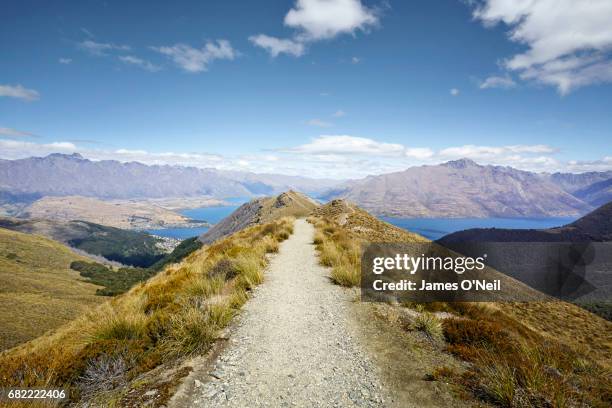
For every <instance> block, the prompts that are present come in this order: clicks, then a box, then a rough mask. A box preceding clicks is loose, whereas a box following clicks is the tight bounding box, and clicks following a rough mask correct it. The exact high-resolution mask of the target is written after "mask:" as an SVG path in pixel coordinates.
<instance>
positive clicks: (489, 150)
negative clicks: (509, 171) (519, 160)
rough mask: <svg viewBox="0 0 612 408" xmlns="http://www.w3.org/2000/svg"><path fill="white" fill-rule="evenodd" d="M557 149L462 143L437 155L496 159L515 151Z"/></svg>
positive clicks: (535, 151)
mask: <svg viewBox="0 0 612 408" xmlns="http://www.w3.org/2000/svg"><path fill="white" fill-rule="evenodd" d="M556 151H557V150H556V149H555V148H553V147H551V146H547V145H511V146H476V145H464V146H455V147H448V148H446V149H442V150H440V152H438V155H439V156H440V157H441V158H445V159H459V158H468V159H474V160H481V159H496V158H500V157H505V156H510V155H515V154H517V153H523V154H524V153H527V154H542V153H545V154H551V153H555V152H556Z"/></svg>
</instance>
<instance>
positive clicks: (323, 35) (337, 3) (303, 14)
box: [284, 0, 378, 41]
mask: <svg viewBox="0 0 612 408" xmlns="http://www.w3.org/2000/svg"><path fill="white" fill-rule="evenodd" d="M284 22H285V25H287V26H289V27H293V28H296V29H298V30H300V31H301V32H300V34H299V37H301V38H303V39H305V40H310V41H311V40H322V39H329V38H333V37H335V36H337V35H339V34H353V33H355V32H356V31H357V30H366V29H367V28H368V27H370V26H373V25H375V24H377V23H378V16H377V15H376V13H375V12H374V10H372V9H369V8H367V7H365V6H364V5H363V4H362V3H361V0H297V2H296V4H295V6H294V8H292V9H291V10H289V12H288V13H287V15H286V16H285V21H284Z"/></svg>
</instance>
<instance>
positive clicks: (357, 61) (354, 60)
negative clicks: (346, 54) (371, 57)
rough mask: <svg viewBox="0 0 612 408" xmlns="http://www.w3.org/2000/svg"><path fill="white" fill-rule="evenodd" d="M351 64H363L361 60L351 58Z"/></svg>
mask: <svg viewBox="0 0 612 408" xmlns="http://www.w3.org/2000/svg"><path fill="white" fill-rule="evenodd" d="M351 62H352V63H353V64H359V63H360V62H361V58H358V57H353V58H351Z"/></svg>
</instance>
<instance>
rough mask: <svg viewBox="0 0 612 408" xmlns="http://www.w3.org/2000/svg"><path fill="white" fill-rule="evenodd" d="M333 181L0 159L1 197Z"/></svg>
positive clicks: (226, 190)
mask: <svg viewBox="0 0 612 408" xmlns="http://www.w3.org/2000/svg"><path fill="white" fill-rule="evenodd" d="M337 183H338V182H337V181H334V180H325V179H317V180H315V179H308V178H304V177H294V176H283V175H270V174H255V173H249V172H240V171H224V170H217V169H200V168H195V167H184V166H168V165H163V166H159V165H153V166H149V165H145V164H142V163H138V162H129V163H121V162H118V161H114V160H103V161H92V160H88V159H85V158H83V157H82V156H81V155H80V154H78V153H75V154H71V155H66V154H59V153H54V154H50V155H48V156H46V157H29V158H26V159H19V160H0V192H2V194H3V196H9V195H10V196H12V197H13V199H15V198H18V197H27V198H32V197H37V196H38V197H41V196H67V195H78V196H86V197H96V198H103V199H125V198H165V197H185V196H210V197H217V198H228V197H252V196H256V195H264V194H273V193H276V194H278V193H281V192H282V191H286V190H289V189H296V190H300V191H304V192H306V193H309V194H313V195H318V194H320V193H321V192H323V191H325V190H327V189H329V188H330V187H332V186H335V185H336V184H337Z"/></svg>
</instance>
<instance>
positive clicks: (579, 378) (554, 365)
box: [443, 304, 612, 407]
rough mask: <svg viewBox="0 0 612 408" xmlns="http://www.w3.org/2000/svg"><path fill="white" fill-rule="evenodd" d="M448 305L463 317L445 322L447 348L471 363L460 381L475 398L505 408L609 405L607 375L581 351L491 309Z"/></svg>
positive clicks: (611, 386)
mask: <svg viewBox="0 0 612 408" xmlns="http://www.w3.org/2000/svg"><path fill="white" fill-rule="evenodd" d="M449 306H450V307H451V308H453V307H454V308H456V310H457V312H458V313H461V314H462V315H463V316H462V317H461V318H452V319H447V320H445V321H444V324H443V328H444V336H445V338H446V340H447V341H448V343H449V346H448V350H449V351H450V352H451V353H453V354H455V355H456V356H458V357H460V358H462V359H464V360H467V361H469V362H471V363H472V365H471V366H470V367H471V368H470V369H469V370H468V371H467V372H466V373H464V374H463V376H462V377H461V379H460V380H459V382H460V383H461V384H462V385H463V386H465V387H466V388H467V389H469V390H471V391H472V392H473V394H474V395H475V396H477V397H479V398H481V399H482V400H484V401H488V402H491V403H494V404H496V405H499V406H505V407H532V406H553V407H571V406H594V407H599V406H601V407H604V406H606V405H608V403H609V401H610V398H612V392H611V391H610V390H612V383H611V381H610V376H609V373H608V374H606V372H607V370H606V369H605V368H604V367H602V366H601V365H600V364H599V363H598V362H597V361H594V360H592V359H591V358H590V357H589V356H588V355H587V354H585V353H584V350H580V349H574V348H572V347H569V346H568V345H566V344H563V343H561V342H559V341H557V340H556V339H553V338H549V337H547V336H543V335H542V334H540V333H538V332H535V331H534V330H532V329H530V328H528V327H526V326H524V325H523V324H522V323H520V322H519V321H517V320H513V319H511V318H509V317H508V316H505V315H504V314H502V313H500V312H498V311H495V310H494V309H492V308H491V307H487V306H484V305H478V306H475V305H473V304H449Z"/></svg>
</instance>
